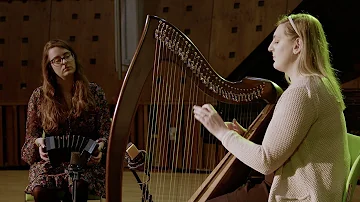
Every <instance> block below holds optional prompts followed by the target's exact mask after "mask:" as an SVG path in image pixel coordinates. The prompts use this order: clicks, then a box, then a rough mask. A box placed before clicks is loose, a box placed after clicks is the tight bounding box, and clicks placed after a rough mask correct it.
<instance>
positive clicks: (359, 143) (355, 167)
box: [342, 133, 360, 202]
mask: <svg viewBox="0 0 360 202" xmlns="http://www.w3.org/2000/svg"><path fill="white" fill-rule="evenodd" d="M348 145H349V152H350V158H351V164H350V165H351V169H350V173H349V176H348V178H347V181H346V186H345V191H344V195H343V200H342V201H343V202H350V201H351V199H352V197H353V194H354V190H355V188H356V185H357V182H358V179H359V176H360V137H359V136H356V135H352V134H350V133H348Z"/></svg>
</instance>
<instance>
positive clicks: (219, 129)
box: [193, 104, 229, 140]
mask: <svg viewBox="0 0 360 202" xmlns="http://www.w3.org/2000/svg"><path fill="white" fill-rule="evenodd" d="M193 111H194V116H195V119H197V120H198V121H200V123H201V124H203V125H204V127H205V128H206V129H207V130H208V131H209V132H210V133H211V134H213V135H214V136H215V137H216V138H218V139H219V140H221V139H222V137H221V135H223V134H225V133H226V132H227V131H228V130H229V128H228V127H227V126H226V124H225V122H224V121H223V119H222V118H221V117H220V115H219V114H218V113H217V111H216V110H215V109H214V107H213V106H212V105H211V104H204V105H203V106H201V107H200V106H196V105H195V106H194V107H193Z"/></svg>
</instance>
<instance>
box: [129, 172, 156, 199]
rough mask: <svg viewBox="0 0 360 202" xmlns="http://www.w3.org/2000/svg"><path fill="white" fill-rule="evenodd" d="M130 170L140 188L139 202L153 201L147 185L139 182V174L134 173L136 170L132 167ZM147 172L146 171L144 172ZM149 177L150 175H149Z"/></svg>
mask: <svg viewBox="0 0 360 202" xmlns="http://www.w3.org/2000/svg"><path fill="white" fill-rule="evenodd" d="M130 171H131V172H132V174H133V175H134V177H135V179H136V181H137V183H138V184H139V186H140V189H141V190H142V198H141V202H153V200H152V195H151V194H150V192H149V189H148V187H147V184H146V183H143V182H141V180H140V177H139V175H138V174H137V173H136V171H135V170H134V169H130ZM146 173H148V172H146ZM149 177H150V176H149Z"/></svg>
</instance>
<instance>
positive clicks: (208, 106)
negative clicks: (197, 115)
mask: <svg viewBox="0 0 360 202" xmlns="http://www.w3.org/2000/svg"><path fill="white" fill-rule="evenodd" d="M202 108H203V109H204V111H205V112H206V113H207V115H210V114H212V113H214V112H215V113H217V111H216V110H215V108H214V107H213V106H212V105H211V104H204V105H203V106H202Z"/></svg>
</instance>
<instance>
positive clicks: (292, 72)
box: [285, 57, 304, 82]
mask: <svg viewBox="0 0 360 202" xmlns="http://www.w3.org/2000/svg"><path fill="white" fill-rule="evenodd" d="M285 73H286V75H287V76H288V77H289V78H290V81H291V82H294V81H296V80H299V79H301V78H303V77H304V76H303V75H301V74H300V72H299V57H297V58H296V59H295V60H294V61H293V62H292V63H291V64H290V65H289V68H288V70H287V71H286V72H285Z"/></svg>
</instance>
